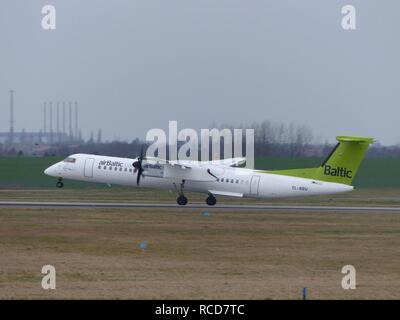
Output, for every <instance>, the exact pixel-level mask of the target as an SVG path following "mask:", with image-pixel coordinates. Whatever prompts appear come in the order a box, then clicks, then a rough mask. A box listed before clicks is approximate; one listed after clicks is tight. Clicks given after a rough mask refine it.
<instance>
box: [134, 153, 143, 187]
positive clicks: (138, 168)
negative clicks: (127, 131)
mask: <svg viewBox="0 0 400 320" xmlns="http://www.w3.org/2000/svg"><path fill="white" fill-rule="evenodd" d="M142 162H143V145H142V147H141V148H140V156H139V157H138V160H137V161H135V162H134V163H133V164H132V165H133V167H134V168H135V170H134V172H137V177H136V184H137V185H139V184H140V178H141V177H142V176H143V177H144V175H143V167H142Z"/></svg>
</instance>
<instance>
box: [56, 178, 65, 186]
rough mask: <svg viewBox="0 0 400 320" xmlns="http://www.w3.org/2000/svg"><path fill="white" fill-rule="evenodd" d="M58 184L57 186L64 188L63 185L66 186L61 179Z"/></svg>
mask: <svg viewBox="0 0 400 320" xmlns="http://www.w3.org/2000/svg"><path fill="white" fill-rule="evenodd" d="M56 186H57V188H62V187H64V183H63V182H62V180H61V179H60V180H58V181H57V183H56Z"/></svg>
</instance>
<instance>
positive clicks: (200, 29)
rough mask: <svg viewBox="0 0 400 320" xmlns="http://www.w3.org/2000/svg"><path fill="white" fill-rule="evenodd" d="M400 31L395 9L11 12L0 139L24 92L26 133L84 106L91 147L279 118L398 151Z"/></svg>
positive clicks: (243, 6) (64, 3)
mask: <svg viewBox="0 0 400 320" xmlns="http://www.w3.org/2000/svg"><path fill="white" fill-rule="evenodd" d="M45 4H52V5H54V6H55V8H56V10H57V11H56V13H57V20H56V22H57V24H56V30H53V31H46V30H43V29H42V27H41V19H42V16H43V15H42V14H41V9H42V7H43V6H44V5H45ZM345 4H352V5H354V6H355V8H356V10H357V11H356V14H357V16H356V18H357V20H356V23H357V25H356V27H357V29H356V30H354V31H345V30H343V29H342V27H341V18H342V14H341V8H342V6H343V5H345ZM399 31H400V2H399V1H398V0H392V1H389V0H383V1H382V0H379V1H378V0H359V1H356V0H347V1H339V0H337V1H334V0H329V1H321V0H314V1H311V0H310V1H309V0H302V1H299V0H292V1H284V0H279V1H278V0H276V1H268V0H126V1H122V0H118V1H115V0H113V1H111V0H108V1H105V0H85V1H81V0H47V1H39V0H37V1H35V0H1V2H0V41H1V46H0V106H1V118H0V131H8V127H9V125H8V121H9V120H8V118H9V112H8V109H9V90H10V89H14V90H15V107H16V110H15V114H16V123H15V127H16V130H18V131H19V130H21V129H23V128H25V129H26V130H35V131H36V130H39V129H40V128H42V127H43V116H42V113H43V111H42V108H43V101H70V100H72V101H75V100H76V101H78V102H79V106H80V127H81V128H82V131H83V133H84V135H85V136H86V137H88V136H89V133H90V131H92V130H93V131H94V132H96V131H97V129H98V128H102V129H103V137H104V138H106V139H116V138H121V139H128V140H130V139H132V138H134V137H140V138H144V136H145V134H146V132H147V131H148V130H149V129H151V128H155V127H161V128H167V125H168V120H178V126H179V128H180V129H182V128H184V127H193V128H201V127H208V126H209V125H210V124H211V123H212V122H213V121H215V122H224V123H226V122H229V123H232V124H240V123H248V122H252V121H254V120H263V119H269V120H271V121H273V122H278V123H279V122H284V123H290V122H294V123H296V124H299V125H308V126H309V127H310V128H311V129H312V130H313V132H314V134H315V136H319V137H321V139H322V140H325V139H328V140H329V141H331V142H333V138H334V137H335V136H336V135H338V134H354V135H367V136H372V137H375V138H376V139H378V140H379V141H380V142H381V143H384V144H394V143H400V129H399V127H400V126H399V119H400V61H399V59H400V41H399V39H400V34H399Z"/></svg>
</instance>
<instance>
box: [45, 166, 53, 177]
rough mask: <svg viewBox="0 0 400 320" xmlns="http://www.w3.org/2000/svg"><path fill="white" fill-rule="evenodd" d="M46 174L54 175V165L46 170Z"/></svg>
mask: <svg viewBox="0 0 400 320" xmlns="http://www.w3.org/2000/svg"><path fill="white" fill-rule="evenodd" d="M44 174H45V175H47V176H54V174H55V170H54V165H52V166H50V167H48V168H47V169H46V170H44Z"/></svg>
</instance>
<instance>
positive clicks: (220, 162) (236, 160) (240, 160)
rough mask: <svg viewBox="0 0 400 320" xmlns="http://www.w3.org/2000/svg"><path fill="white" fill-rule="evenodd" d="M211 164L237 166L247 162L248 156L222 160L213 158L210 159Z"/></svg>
mask: <svg viewBox="0 0 400 320" xmlns="http://www.w3.org/2000/svg"><path fill="white" fill-rule="evenodd" d="M208 162H209V163H210V164H213V165H220V166H226V167H237V166H240V165H242V164H245V163H246V158H239V157H238V158H229V159H222V160H212V161H208Z"/></svg>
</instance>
